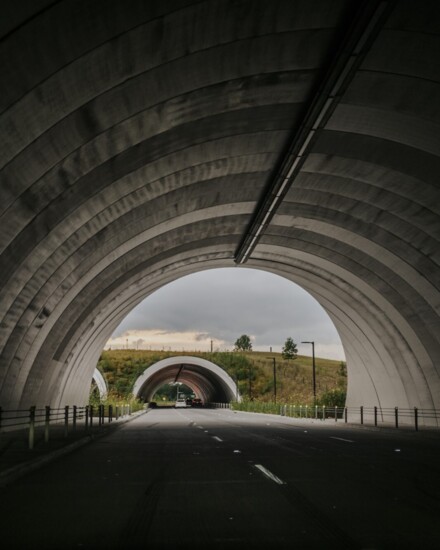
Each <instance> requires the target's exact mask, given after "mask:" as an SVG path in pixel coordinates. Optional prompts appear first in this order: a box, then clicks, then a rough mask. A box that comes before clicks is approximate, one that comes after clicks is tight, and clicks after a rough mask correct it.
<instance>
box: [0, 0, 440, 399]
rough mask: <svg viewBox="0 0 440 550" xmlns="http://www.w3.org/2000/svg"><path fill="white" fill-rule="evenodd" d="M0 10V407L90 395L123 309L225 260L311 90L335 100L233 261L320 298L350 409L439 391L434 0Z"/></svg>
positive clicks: (298, 124) (80, 2)
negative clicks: (339, 352)
mask: <svg viewBox="0 0 440 550" xmlns="http://www.w3.org/2000/svg"><path fill="white" fill-rule="evenodd" d="M1 10H2V18H1V26H0V33H1V36H2V40H1V42H0V71H1V75H2V79H1V82H2V84H1V94H0V132H1V138H2V147H1V148H0V216H1V232H0V253H1V254H0V316H1V321H0V354H1V355H0V403H1V405H2V406H3V407H4V408H16V407H27V406H29V405H31V404H36V405H46V404H50V405H52V406H59V405H63V404H73V403H77V404H81V403H84V402H85V401H86V400H87V397H88V390H89V387H90V381H91V379H92V376H93V372H94V369H95V366H96V362H97V359H98V357H99V354H100V352H101V350H102V347H103V345H104V343H105V341H106V340H107V338H108V337H109V336H110V335H111V333H112V331H113V329H114V328H115V327H116V326H117V325H118V324H119V322H120V321H121V320H122V319H123V317H124V316H125V315H126V314H127V313H128V312H129V311H130V310H131V309H132V308H133V307H134V306H135V305H136V304H137V303H139V302H140V301H141V300H142V299H143V298H144V297H146V296H147V295H148V294H150V293H151V292H153V291H154V290H156V289H157V288H159V287H160V286H162V285H163V284H165V283H167V282H169V281H171V280H174V279H176V278H178V277H180V276H183V275H186V274H189V273H192V272H195V271H199V270H202V269H208V268H215V267H225V266H232V265H235V263H234V259H235V255H236V251H237V249H238V247H239V246H240V243H241V242H242V241H243V238H244V237H245V236H246V234H247V231H248V228H249V224H250V222H251V221H252V219H253V216H254V214H255V212H257V210H258V208H259V205H260V204H261V201H262V199H263V198H264V197H265V196H267V193H268V189H269V187H268V186H269V185H270V183H271V181H273V178H274V177H275V176H276V174H277V173H278V172H279V169H280V166H281V167H282V166H284V164H283V163H285V162H287V161H286V159H287V158H288V156H286V155H287V153H288V152H290V151H291V150H295V146H296V142H295V140H296V139H297V138H296V136H298V135H299V133H300V131H301V129H302V128H303V126H304V124H305V122H304V121H306V120H308V119H307V116H308V113H309V112H310V109H311V108H312V107H313V105H315V103H314V101H315V98H316V97H320V98H321V99H323V105H324V106H325V105H329V103H326V101H327V99H329V100H331V102H332V108H331V109H328V110H327V111H326V113H325V116H322V117H321V118H320V119H319V121H318V122H317V126H316V132H315V134H314V137H313V139H312V140H310V141H309V142H308V143H307V144H305V145H307V146H304V148H299V149H300V151H299V154H300V156H301V162H302V164H301V168H300V170H299V172H298V173H296V175H295V177H292V178H290V180H289V182H288V183H289V185H288V186H287V187H286V190H287V192H286V194H285V195H283V196H282V197H281V199H280V203H279V204H278V205H277V208H276V210H274V212H272V213H271V216H272V217H270V218H268V219H270V222H269V223H268V224H266V226H265V227H264V230H263V231H262V232H261V234H260V235H259V238H258V240H257V241H256V246H255V248H254V249H253V250H252V253H251V254H250V256H249V259H248V261H247V264H246V265H248V266H249V267H256V268H259V269H265V270H269V271H272V272H274V273H277V274H279V275H282V276H284V277H287V278H288V279H290V280H292V281H295V282H296V283H299V284H300V285H302V286H303V287H304V288H305V289H306V290H308V291H309V292H310V293H311V294H312V295H313V296H314V297H315V298H316V299H317V300H318V301H319V302H320V303H321V304H322V305H323V307H324V308H325V309H326V311H327V312H328V313H329V315H330V317H331V318H332V319H333V321H334V323H335V325H336V327H337V329H338V331H339V333H340V335H341V339H342V342H343V344H344V348H345V352H346V355H347V366H348V380H349V396H348V403H349V405H361V404H364V405H368V406H373V405H376V404H380V405H382V406H395V405H397V406H401V407H405V406H419V407H433V406H437V407H439V406H440V379H439V364H440V362H439V359H440V345H439V334H440V330H439V329H440V322H439V313H440V296H439V286H440V284H439V250H440V248H439V242H438V241H439V236H440V223H439V205H440V200H439V199H440V196H439V187H438V181H439V175H440V158H439V156H440V141H439V140H440V138H439V136H440V132H439V122H440V103H439V101H440V99H439V98H440V93H439V91H440V90H439V76H440V73H439V66H440V63H439V52H440V28H439V21H440V5H439V3H438V2H435V1H423V2H417V3H416V2H411V1H401V2H397V3H394V2H384V3H379V2H374V1H373V2H368V3H360V2H359V3H358V2H351V1H348V0H335V1H331V2H329V1H327V0H302V1H300V0H279V1H278V0H274V1H271V2H266V1H261V2H260V1H258V0H254V1H250V0H249V1H244V2H232V3H230V2H225V1H222V0H217V1H215V0H207V1H206V2H196V3H192V2H190V1H189V0H179V1H178V0H168V1H167V0H161V2H155V1H151V2H143V1H140V0H139V1H136V0H131V1H129V2H120V1H105V2H104V1H100V0H95V1H94V2H89V1H86V0H77V1H73V0H72V1H70V0H66V1H64V2H61V3H54V4H53V3H49V2H45V1H36V2H32V3H24V4H22V5H20V6H17V4H16V3H13V2H3V3H2V7H1ZM377 10H379V12H378V11H377ZM381 10H382V11H381ZM383 10H384V11H383ZM378 13H379V15H377V14H378ZM369 21H372V25H369ZM362 25H363V26H364V27H363V28H364V29H368V28H369V29H370V30H371V29H374V32H371V33H370V34H369V35H368V37H367V38H365V36H366V35H365V34H363V32H364V31H363V30H362ZM359 29H360V30H359ZM355 31H356V32H355ZM356 33H357V37H356V36H355V38H356V40H354V41H353V35H356ZM350 48H351V49H350ZM353 59H356V62H353V64H352V65H350V63H351V61H352V60H353ZM341 63H342V64H343V63H345V67H348V68H349V70H347V72H346V73H344V74H346V75H349V78H348V77H347V79H346V80H344V81H343V85H342V86H341V87H339V88H338V91H337V94H336V95H335V94H333V96H332V93H333V92H332V90H331V89H327V88H326V86H325V85H324V84H325V83H326V82H328V75H329V74H330V76H331V75H332V74H333V75H336V74H337V73H336V72H335V71H337V70H339V69H338V67H339V68H340V67H341ZM342 66H344V65H342ZM350 67H351V68H350ZM336 80H337V79H336ZM322 112H323V113H324V111H322ZM318 118H319V117H318Z"/></svg>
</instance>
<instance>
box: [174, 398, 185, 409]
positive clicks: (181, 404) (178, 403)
mask: <svg viewBox="0 0 440 550" xmlns="http://www.w3.org/2000/svg"><path fill="white" fill-rule="evenodd" d="M174 408H176V409H180V408H186V399H178V400H177V401H176V403H175V405H174Z"/></svg>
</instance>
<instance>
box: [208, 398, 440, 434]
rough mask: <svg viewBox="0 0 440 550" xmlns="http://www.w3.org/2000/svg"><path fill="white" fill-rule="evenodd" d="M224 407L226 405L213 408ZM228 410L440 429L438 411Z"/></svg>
mask: <svg viewBox="0 0 440 550" xmlns="http://www.w3.org/2000/svg"><path fill="white" fill-rule="evenodd" d="M215 405H216V406H217V405H220V406H224V405H225V404H215ZM226 405H228V408H231V409H233V410H239V411H247V412H258V413H266V414H278V415H280V416H287V417H292V418H305V419H307V418H309V419H315V420H329V419H331V420H334V421H335V422H338V420H339V421H342V422H345V423H348V422H349V423H357V424H361V425H371V426H375V427H378V426H393V427H395V428H399V427H402V426H405V427H408V426H410V427H413V428H414V429H415V430H416V431H418V430H419V428H420V427H421V426H425V427H437V428H438V427H440V410H437V409H427V408H419V407H413V408H399V407H364V406H360V407H328V406H318V405H315V406H313V405H293V404H283V403H270V402H269V403H262V402H258V401H243V402H241V403H235V402H234V403H230V404H226Z"/></svg>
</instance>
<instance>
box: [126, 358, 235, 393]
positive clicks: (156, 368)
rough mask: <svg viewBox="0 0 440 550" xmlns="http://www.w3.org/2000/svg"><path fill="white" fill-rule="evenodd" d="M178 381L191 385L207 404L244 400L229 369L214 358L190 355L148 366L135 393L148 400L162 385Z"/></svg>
mask: <svg viewBox="0 0 440 550" xmlns="http://www.w3.org/2000/svg"><path fill="white" fill-rule="evenodd" d="M178 382H181V383H183V384H185V385H186V386H188V387H190V388H191V389H192V390H193V392H194V394H195V396H196V397H198V398H199V399H201V400H202V402H203V403H204V404H208V403H229V402H231V401H240V400H241V397H240V395H239V393H238V389H237V386H236V384H235V382H234V381H233V380H232V378H231V377H230V376H229V375H228V374H227V373H226V371H224V370H223V369H222V368H221V367H219V366H218V365H216V364H214V363H212V362H211V361H207V360H206V359H202V358H200V357H191V356H187V355H184V356H176V357H168V358H167V359H162V361H158V362H157V363H154V364H153V365H151V366H150V367H148V369H146V370H145V371H144V372H143V374H141V376H139V378H138V379H137V380H136V382H135V384H134V387H133V395H134V397H137V398H139V399H142V400H143V401H145V402H148V401H151V400H152V398H153V396H154V394H155V393H156V391H157V390H158V389H159V388H160V387H161V386H163V385H165V384H175V383H178Z"/></svg>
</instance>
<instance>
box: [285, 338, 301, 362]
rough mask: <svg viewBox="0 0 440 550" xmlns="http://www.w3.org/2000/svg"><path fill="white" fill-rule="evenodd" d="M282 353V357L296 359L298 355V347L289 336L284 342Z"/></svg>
mask: <svg viewBox="0 0 440 550" xmlns="http://www.w3.org/2000/svg"><path fill="white" fill-rule="evenodd" d="M282 355H283V358H284V359H296V358H297V357H298V349H297V347H296V344H295V342H294V341H293V339H292V338H290V336H289V338H287V340H286V342H285V344H284V347H283V351H282Z"/></svg>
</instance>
